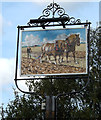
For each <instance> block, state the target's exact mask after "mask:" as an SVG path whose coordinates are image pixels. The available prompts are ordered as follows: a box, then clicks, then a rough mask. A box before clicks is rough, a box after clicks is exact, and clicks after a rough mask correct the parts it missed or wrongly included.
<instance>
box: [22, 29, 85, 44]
mask: <svg viewBox="0 0 101 120" xmlns="http://www.w3.org/2000/svg"><path fill="white" fill-rule="evenodd" d="M70 34H80V38H82V39H83V40H85V41H86V28H75V29H74V28H73V29H57V30H56V29H55V30H37V31H23V32H22V37H21V38H22V42H25V41H26V37H27V40H28V37H30V36H31V35H32V36H33V39H32V40H34V38H35V37H37V39H38V40H39V42H40V43H41V42H44V39H47V41H51V42H52V41H54V40H55V39H61V40H65V39H66V36H69V35H70ZM59 37H61V38H59ZM30 39H31V38H30ZM38 40H37V41H38ZM36 44H37V43H36Z"/></svg>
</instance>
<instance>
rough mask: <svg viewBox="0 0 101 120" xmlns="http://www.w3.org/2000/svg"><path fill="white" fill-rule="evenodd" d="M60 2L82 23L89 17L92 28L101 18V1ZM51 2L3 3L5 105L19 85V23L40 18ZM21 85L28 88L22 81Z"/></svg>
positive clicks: (1, 83)
mask: <svg viewBox="0 0 101 120" xmlns="http://www.w3.org/2000/svg"><path fill="white" fill-rule="evenodd" d="M5 1H6V0H5ZM58 1H59V2H58ZM58 1H56V2H57V3H58V4H59V5H60V6H61V7H63V8H64V9H65V12H66V13H67V14H68V15H69V16H71V17H72V16H73V17H75V18H76V19H78V18H80V19H81V21H82V22H85V21H86V20H88V21H90V22H92V25H91V27H93V28H96V26H97V24H96V23H97V22H98V21H99V2H96V1H95V2H92V1H89V2H70V1H69V2H63V1H62V0H58ZM51 2H52V1H48V2H45V0H44V2H42V0H40V1H39V0H38V2H36V1H35V0H34V2H9V1H8V2H3V1H2V2H0V21H1V22H0V35H2V36H0V39H1V40H0V51H1V52H2V53H1V56H0V66H1V70H0V88H1V90H0V92H1V94H2V97H0V98H2V99H0V104H1V103H2V102H3V103H5V105H6V104H7V103H8V101H9V99H10V100H12V99H13V98H14V95H13V90H12V87H14V88H16V86H15V84H14V73H15V57H16V41H17V40H16V39H17V26H18V25H27V23H28V22H29V20H30V19H32V18H33V19H37V18H38V17H39V16H41V15H42V11H43V9H45V8H46V7H47V5H49V4H50V3H51ZM1 28H2V29H1ZM1 33H2V34H1ZM1 49H2V50H1ZM20 85H21V87H23V88H24V89H25V86H24V84H23V83H21V84H20ZM1 94H0V95H1Z"/></svg>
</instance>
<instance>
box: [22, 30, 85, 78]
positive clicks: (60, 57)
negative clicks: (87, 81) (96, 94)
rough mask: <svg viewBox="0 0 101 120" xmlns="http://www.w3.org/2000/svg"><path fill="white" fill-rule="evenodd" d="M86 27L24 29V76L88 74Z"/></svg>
mask: <svg viewBox="0 0 101 120" xmlns="http://www.w3.org/2000/svg"><path fill="white" fill-rule="evenodd" d="M86 31H87V30H86V28H71V29H69V28H68V29H52V30H36V31H32V30H28V31H25V30H23V31H22V39H21V76H35V75H37V76H38V75H73V74H74V75H77V74H87V33H86Z"/></svg>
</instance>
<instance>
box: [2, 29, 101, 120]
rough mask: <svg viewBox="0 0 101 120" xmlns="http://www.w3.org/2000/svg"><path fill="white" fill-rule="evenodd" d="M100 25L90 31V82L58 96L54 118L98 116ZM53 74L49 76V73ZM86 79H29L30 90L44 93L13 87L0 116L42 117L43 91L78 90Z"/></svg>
mask: <svg viewBox="0 0 101 120" xmlns="http://www.w3.org/2000/svg"><path fill="white" fill-rule="evenodd" d="M100 50H101V27H98V28H96V29H92V30H91V31H90V59H89V60H90V83H89V85H88V86H87V88H86V89H85V90H83V91H82V92H80V93H78V94H72V95H68V96H66V97H60V98H59V99H58V100H57V119H68V120H69V119H70V120H73V119H85V120H86V119H89V120H92V119H94V120H95V119H101V114H100V113H101V52H100ZM51 77H52V76H51ZM86 82H87V79H86V78H85V79H58V80H56V79H53V82H52V85H50V84H51V79H50V78H49V79H47V80H40V81H38V82H37V81H36V82H33V81H29V82H26V85H27V86H28V87H29V90H30V91H33V90H34V91H35V92H36V93H41V94H42V95H43V96H41V97H39V96H34V95H25V94H23V95H22V96H20V95H19V93H18V92H17V91H16V90H14V95H15V99H14V100H11V101H10V102H9V103H8V105H7V106H6V109H4V108H3V106H1V116H2V118H10V119H11V118H22V119H24V118H28V119H29V118H33V119H35V118H36V120H37V119H42V118H43V116H44V112H45V111H43V110H42V109H41V104H42V102H45V97H44V93H45V94H46V95H47V96H48V95H51V94H53V95H54V96H56V95H57V94H59V93H67V92H71V91H77V90H80V89H81V88H82V87H83V86H84V85H85V84H86Z"/></svg>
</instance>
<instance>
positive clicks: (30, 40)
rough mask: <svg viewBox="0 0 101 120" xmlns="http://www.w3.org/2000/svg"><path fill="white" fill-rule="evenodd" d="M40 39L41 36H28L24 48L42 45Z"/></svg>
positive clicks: (23, 43)
mask: <svg viewBox="0 0 101 120" xmlns="http://www.w3.org/2000/svg"><path fill="white" fill-rule="evenodd" d="M40 44H41V43H40V38H39V36H38V35H37V36H34V35H32V34H30V35H26V37H25V42H22V46H34V45H40Z"/></svg>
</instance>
